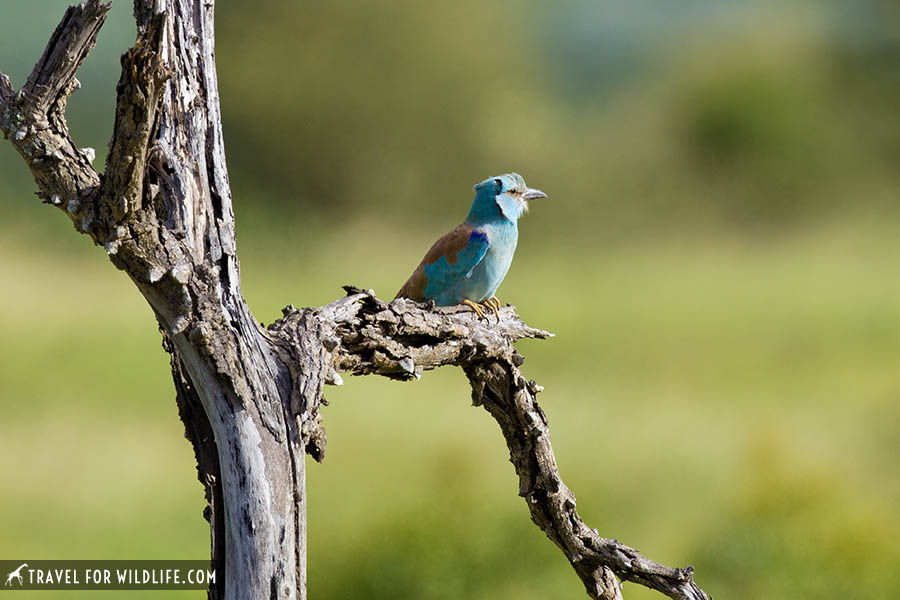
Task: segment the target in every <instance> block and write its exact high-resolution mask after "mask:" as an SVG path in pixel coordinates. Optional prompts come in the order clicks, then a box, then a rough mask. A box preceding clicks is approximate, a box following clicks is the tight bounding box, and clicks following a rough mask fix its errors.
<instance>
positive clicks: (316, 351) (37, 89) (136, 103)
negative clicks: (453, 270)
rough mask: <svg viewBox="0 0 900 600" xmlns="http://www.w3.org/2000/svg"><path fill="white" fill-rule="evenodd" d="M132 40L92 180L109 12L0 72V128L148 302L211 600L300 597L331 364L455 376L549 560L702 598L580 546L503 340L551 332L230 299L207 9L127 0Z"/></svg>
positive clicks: (202, 2)
mask: <svg viewBox="0 0 900 600" xmlns="http://www.w3.org/2000/svg"><path fill="white" fill-rule="evenodd" d="M134 4H135V11H134V12H135V19H136V21H137V25H138V39H137V41H136V43H135V45H134V47H133V48H131V49H130V50H129V51H128V52H127V53H126V54H125V55H123V58H122V76H121V79H120V81H119V85H118V88H117V94H118V102H117V107H116V120H115V128H114V133H113V139H112V142H111V144H110V153H109V156H108V159H107V165H106V170H105V172H104V173H103V174H102V175H101V174H98V173H97V172H96V171H95V170H94V168H93V166H92V164H91V161H92V156H91V155H92V151H90V150H89V149H79V148H78V147H77V145H75V143H74V142H73V140H72V139H71V136H70V135H69V131H68V126H67V124H66V121H65V107H66V101H67V99H68V96H69V95H70V94H71V93H72V92H73V91H74V90H75V89H77V87H78V85H79V84H78V82H77V80H76V79H75V72H76V71H77V69H78V67H79V66H80V64H81V62H82V61H83V59H84V57H85V56H86V55H87V53H88V52H89V51H90V50H91V48H93V45H94V43H95V40H96V36H97V32H98V31H99V29H100V27H101V26H102V24H103V21H104V19H105V15H106V12H107V10H108V8H109V5H105V4H103V3H101V2H100V1H99V0H88V1H87V2H86V3H84V4H81V5H78V6H73V7H70V8H69V10H68V11H67V12H66V14H65V16H64V17H63V20H62V22H61V23H60V25H59V26H58V27H57V29H56V31H55V32H54V34H53V36H52V37H51V39H50V42H49V44H48V45H47V49H46V50H45V52H44V55H43V56H42V57H41V59H40V60H39V61H38V63H37V65H35V69H34V71H33V72H32V74H31V76H30V77H29V79H28V81H27V83H26V84H25V86H24V87H23V88H22V89H21V90H19V91H15V90H14V89H13V88H12V86H11V85H10V82H9V79H8V78H6V76H5V75H2V74H0V129H2V131H3V133H4V136H6V137H8V138H9V139H10V140H11V142H12V144H13V145H14V146H15V147H16V149H17V150H18V151H19V152H20V154H21V155H22V156H23V158H24V159H25V162H26V163H27V164H28V166H29V167H30V168H31V171H32V173H33V175H34V178H35V181H36V182H37V184H38V189H39V192H38V195H39V196H40V197H41V198H42V199H43V200H44V201H45V202H46V203H49V204H52V205H55V206H57V207H59V208H60V209H62V210H63V211H64V212H66V214H68V215H69V217H70V218H71V219H72V221H73V222H74V224H75V227H76V229H77V230H78V231H80V232H82V233H85V234H87V235H89V236H90V237H91V238H92V239H93V240H94V242H95V243H96V244H98V245H99V246H102V247H104V248H105V249H106V252H107V253H108V255H109V258H110V260H111V261H112V263H113V264H114V265H115V266H116V267H117V268H119V269H121V270H123V271H125V272H126V273H127V274H128V276H129V277H130V278H131V280H132V281H133V282H134V283H135V285H136V286H137V288H138V289H139V290H140V292H141V293H142V294H143V295H144V297H145V298H146V299H147V302H148V303H149V304H150V306H151V307H152V309H153V311H154V312H155V314H156V317H157V320H158V322H159V327H160V331H161V333H162V336H163V341H164V347H165V348H166V350H167V351H168V352H169V354H170V355H171V365H172V374H173V378H174V382H175V389H176V392H177V401H178V409H179V414H180V416H181V418H182V420H183V422H184V424H185V434H186V436H187V437H188V439H189V440H190V441H191V443H192V444H193V447H194V451H195V455H196V458H197V463H198V477H199V479H200V481H201V482H202V483H203V485H204V486H205V488H206V497H207V501H208V503H209V504H208V510H207V511H206V517H207V519H208V520H209V522H210V531H211V546H212V551H211V555H212V562H213V566H214V567H215V568H216V571H217V573H218V579H217V584H216V586H215V587H214V588H213V589H211V590H210V594H209V595H210V598H229V599H242V600H243V599H255V598H301V599H302V598H305V597H306V486H305V467H304V459H305V454H306V453H309V454H310V455H312V456H313V457H314V458H315V459H316V460H322V458H323V457H324V452H325V433H324V429H323V428H322V426H321V417H320V414H319V411H318V408H319V404H320V402H321V401H322V389H323V386H324V385H325V384H339V383H340V376H339V375H338V371H339V370H344V371H352V372H354V373H356V374H380V375H384V376H387V377H392V378H397V379H408V378H410V377H418V376H419V375H421V373H422V372H423V370H426V369H432V368H435V367H438V366H442V365H458V366H462V367H463V368H464V369H465V371H466V374H467V375H468V377H469V380H470V382H471V384H472V389H473V399H474V401H475V403H476V404H478V405H482V406H484V407H485V408H487V410H488V412H489V413H490V414H491V415H492V416H494V418H495V419H496V420H497V421H498V423H499V424H500V427H501V431H502V432H503V434H504V436H505V438H506V440H507V444H508V446H509V449H510V454H511V458H512V461H513V464H514V465H515V467H516V471H517V473H518V474H519V477H520V488H519V493H520V495H522V496H523V497H524V498H525V499H526V501H527V503H528V506H529V509H530V510H531V514H532V519H533V520H534V522H535V523H536V524H537V525H538V526H539V527H541V528H542V529H543V530H544V532H545V533H546V534H547V535H548V537H550V539H552V540H553V541H554V542H555V543H556V544H557V545H558V546H559V547H560V548H561V549H562V550H563V552H564V553H565V555H566V557H567V558H568V559H569V561H570V562H571V563H572V565H573V567H574V568H575V571H576V572H577V573H578V575H579V577H580V578H581V579H582V581H584V583H585V586H586V590H587V592H588V595H589V596H591V597H592V598H619V597H621V593H620V587H619V584H618V581H617V580H616V577H617V576H618V577H619V578H621V579H623V580H629V581H634V582H637V583H640V584H643V585H646V586H648V587H652V588H654V589H657V590H659V591H661V592H663V593H664V594H667V595H668V596H670V597H672V598H706V595H705V594H704V593H703V592H702V591H701V590H700V588H699V587H697V586H696V585H695V584H694V583H693V580H692V577H691V569H690V568H687V569H671V568H668V567H664V566H662V565H658V564H657V563H654V562H652V561H649V560H647V559H645V558H644V557H642V556H641V555H640V554H638V553H637V552H636V551H635V550H633V549H631V548H628V547H627V546H623V545H622V544H619V543H618V542H616V541H615V540H608V539H605V538H601V537H599V536H598V535H597V532H596V531H595V530H592V529H589V528H588V527H587V526H586V525H585V524H584V523H583V522H582V521H581V518H580V517H579V516H578V514H577V512H575V499H574V496H573V495H572V493H571V492H570V491H569V490H568V488H566V487H565V485H564V484H563V483H562V481H561V479H560V478H559V473H558V471H557V468H556V461H555V458H554V457H553V451H552V447H551V446H550V440H549V430H548V429H547V422H546V419H545V418H544V416H543V413H542V412H541V410H540V407H539V406H538V405H537V402H536V400H535V395H536V393H537V391H539V389H540V388H539V387H538V386H537V385H536V384H534V383H533V382H531V383H527V382H525V380H524V378H523V377H522V375H521V373H520V372H519V370H518V366H519V365H520V364H521V360H522V359H521V357H520V356H519V355H518V353H517V352H516V351H515V348H514V347H513V342H514V341H515V340H517V339H519V338H522V337H545V336H547V335H549V334H547V333H546V332H542V331H539V330H536V329H532V328H529V327H527V326H526V325H524V324H523V323H522V322H521V321H520V320H519V319H518V317H517V316H516V315H515V312H514V310H513V309H511V308H507V309H504V310H503V311H501V314H502V317H503V318H502V321H500V322H497V323H493V322H491V323H486V322H484V321H479V320H478V319H476V318H475V317H474V316H473V315H472V314H471V313H469V312H466V311H459V310H457V309H454V308H451V309H438V310H429V307H427V306H421V305H415V304H414V303H410V302H406V301H403V300H398V301H395V302H393V303H391V304H386V303H384V302H382V301H380V300H378V299H377V298H375V297H374V294H371V293H367V292H363V291H361V290H358V289H355V288H348V296H347V297H346V298H342V299H340V300H337V301H335V302H333V303H331V304H329V305H327V306H324V307H320V308H316V309H304V310H297V309H294V308H293V307H290V306H289V307H288V308H286V309H285V311H284V318H283V319H281V320H279V321H278V322H276V323H275V324H273V325H271V326H270V327H269V328H268V329H263V328H262V327H261V326H260V325H259V324H258V322H257V321H256V320H255V319H254V318H253V315H252V314H251V313H250V310H249V308H248V307H247V305H246V302H245V301H244V298H243V296H242V294H241V289H240V270H239V265H238V260H237V253H236V246H235V234H234V231H235V226H234V214H233V211H232V204H231V192H230V189H229V185H228V175H227V171H226V166H225V153H224V146H223V137H222V128H221V119H220V113H219V99H218V89H217V84H216V70H215V61H214V52H213V41H214V35H213V1H212V0H135V3H134Z"/></svg>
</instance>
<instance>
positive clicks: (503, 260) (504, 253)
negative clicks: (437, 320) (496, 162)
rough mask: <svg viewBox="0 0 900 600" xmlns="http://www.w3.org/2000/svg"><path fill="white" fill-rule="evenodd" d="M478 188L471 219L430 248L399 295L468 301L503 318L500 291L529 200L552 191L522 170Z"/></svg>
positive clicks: (440, 301)
mask: <svg viewBox="0 0 900 600" xmlns="http://www.w3.org/2000/svg"><path fill="white" fill-rule="evenodd" d="M474 190H475V198H474V200H473V201H472V207H471V208H470V209H469V214H468V216H466V219H465V220H464V221H463V222H462V223H461V224H460V225H459V226H458V227H457V228H456V229H454V230H453V231H451V232H450V233H448V234H446V235H445V236H443V237H441V238H440V239H438V241H436V242H435V243H434V244H433V245H432V246H431V249H430V250H429V251H428V253H427V254H425V258H423V259H422V262H420V263H419V266H418V267H416V270H415V271H413V274H412V275H411V276H410V278H409V279H408V280H407V282H406V283H404V284H403V287H402V288H400V291H399V292H397V296H396V298H409V299H410V300H415V301H418V302H425V301H429V300H432V301H434V304H435V306H453V305H455V304H464V305H466V306H468V307H470V308H471V309H472V310H473V311H475V313H476V314H477V315H478V316H479V317H480V318H484V317H485V312H484V311H485V310H489V311H491V312H493V313H494V314H496V315H497V318H498V319H499V318H500V301H499V300H498V299H497V297H496V296H495V294H496V292H497V288H498V287H500V283H501V282H502V281H503V278H504V277H505V276H506V272H507V271H508V270H509V266H510V265H511V264H512V259H513V254H514V253H515V251H516V243H517V242H518V239H519V228H518V225H517V223H518V220H519V218H520V217H521V216H522V215H523V214H525V212H526V211H527V210H528V201H529V200H534V199H536V198H546V197H547V194H545V193H544V192H542V191H541V190H536V189H533V188H530V187H528V186H527V185H525V180H524V179H522V176H521V175H519V174H518V173H506V174H505V175H498V176H496V177H490V178H488V179H485V180H484V181H482V182H481V183H479V184H477V185H475V187H474ZM396 298H395V299H396Z"/></svg>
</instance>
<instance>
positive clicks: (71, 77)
mask: <svg viewBox="0 0 900 600" xmlns="http://www.w3.org/2000/svg"><path fill="white" fill-rule="evenodd" d="M110 6H111V5H109V4H103V3H102V2H99V1H98V0H88V2H86V3H84V4H79V5H76V6H70V7H69V9H68V10H66V14H65V15H64V16H63V18H62V20H61V21H60V23H59V25H58V26H57V27H56V31H54V32H53V35H52V37H51V38H50V41H49V43H48V44H47V47H46V49H45V50H44V54H43V56H41V58H40V60H38V62H37V64H35V66H34V69H33V70H32V72H31V75H29V77H28V80H27V81H26V83H25V85H24V86H23V87H22V89H21V90H19V91H18V92H15V91H14V89H13V87H12V85H11V84H10V82H9V78H7V77H6V76H5V75H3V74H0V130H2V131H3V135H4V137H7V138H9V139H10V141H12V144H13V146H14V147H15V148H16V150H17V151H18V152H19V154H21V155H22V157H23V158H24V159H25V162H26V163H27V164H28V167H29V168H30V169H31V173H32V175H34V179H35V181H36V182H37V184H38V196H40V197H41V198H42V199H43V200H44V201H45V202H49V203H51V204H54V205H56V206H58V207H59V208H61V209H62V210H63V211H65V212H66V213H67V214H68V215H69V217H70V218H71V219H72V221H74V222H75V226H76V228H78V230H79V231H83V232H89V231H90V229H91V226H92V222H93V217H92V215H91V211H90V208H91V207H92V205H93V204H94V202H95V201H96V196H97V192H98V189H99V185H100V176H99V175H98V174H97V172H96V171H95V170H94V168H93V167H92V166H91V161H93V159H94V150H93V149H92V148H83V149H80V148H78V146H76V145H75V143H74V142H73V141H72V137H71V135H70V134H69V126H68V124H67V123H66V118H65V112H66V103H67V101H68V99H69V96H70V95H71V94H72V92H74V91H75V90H76V89H78V88H79V87H80V86H81V84H80V83H79V82H78V80H77V79H76V78H75V73H76V71H77V70H78V68H79V67H80V66H81V63H82V62H84V59H85V57H87V55H88V53H89V52H90V51H91V49H93V47H94V45H95V44H96V41H97V33H98V32H99V31H100V27H101V26H102V25H103V23H104V21H105V20H106V13H107V11H108V10H109V8H110Z"/></svg>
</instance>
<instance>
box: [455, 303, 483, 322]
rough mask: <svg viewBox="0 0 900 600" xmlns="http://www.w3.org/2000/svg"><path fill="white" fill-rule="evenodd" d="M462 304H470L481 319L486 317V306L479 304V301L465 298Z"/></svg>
mask: <svg viewBox="0 0 900 600" xmlns="http://www.w3.org/2000/svg"><path fill="white" fill-rule="evenodd" d="M460 304H465V305H466V306H468V307H470V308H471V309H472V310H474V311H475V313H476V314H477V315H478V318H480V319H483V318H484V307H482V305H480V304H478V303H477V302H472V301H471V300H469V299H465V300H463V301H462V302H461V303H460Z"/></svg>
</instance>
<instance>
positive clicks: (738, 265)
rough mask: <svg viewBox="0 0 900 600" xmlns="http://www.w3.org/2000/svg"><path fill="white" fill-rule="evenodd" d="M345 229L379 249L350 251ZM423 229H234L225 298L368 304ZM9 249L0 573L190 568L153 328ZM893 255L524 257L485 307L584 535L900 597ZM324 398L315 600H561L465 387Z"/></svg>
mask: <svg viewBox="0 0 900 600" xmlns="http://www.w3.org/2000/svg"><path fill="white" fill-rule="evenodd" d="M42 216H43V217H44V218H49V217H48V216H47V215H46V214H44V215H42ZM54 218H56V219H61V217H60V216H59V215H56V216H55V217H54ZM537 223H538V221H526V222H525V223H523V238H525V236H527V235H532V236H535V235H536V234H535V233H534V232H535V231H537V229H536V228H537V227H538V225H537ZM65 227H66V228H67V227H68V226H65ZM62 230H63V226H60V232H61V233H59V235H66V236H68V237H69V238H74V236H71V232H68V231H65V232H63V231H62ZM362 233H366V234H367V235H368V236H374V237H375V238H376V239H386V240H392V243H391V244H390V245H385V246H384V247H379V248H377V251H376V252H375V253H373V251H372V249H371V247H367V246H366V245H365V238H366V236H364V235H362ZM419 233H420V235H421V239H418V237H416V238H415V239H413V238H412V237H411V236H409V235H405V234H401V232H398V231H394V230H391V229H390V228H389V227H388V226H387V225H385V224H383V223H379V222H371V221H366V222H357V223H349V224H346V225H344V226H343V227H339V228H337V229H336V230H333V233H332V234H331V235H330V236H329V237H325V238H317V239H308V238H304V239H290V238H289V237H283V236H271V237H268V238H267V237H265V236H263V235H253V234H248V235H247V236H241V235H240V232H239V244H240V246H239V247H240V249H241V252H242V255H241V256H242V270H243V281H244V291H245V294H246V296H247V298H248V300H249V302H250V305H251V307H252V308H253V310H254V312H255V313H256V315H257V317H258V318H259V319H260V320H262V321H265V322H270V321H271V320H273V319H274V318H275V317H276V316H277V315H278V314H279V309H280V308H281V307H282V306H283V305H285V304H287V303H293V304H295V305H298V306H299V305H313V304H320V303H324V302H327V301H329V300H331V299H333V298H334V297H336V296H337V295H338V294H339V293H340V290H339V286H340V285H341V284H344V283H354V284H357V285H361V286H366V287H373V288H374V289H375V290H376V291H378V292H379V295H380V296H381V297H390V296H392V295H393V292H394V291H395V288H397V287H398V286H399V284H400V283H401V282H402V281H403V279H404V278H405V277H406V276H407V275H408V272H409V271H410V270H411V269H412V267H413V266H414V264H415V262H416V260H417V259H418V255H419V254H420V253H421V251H422V249H423V248H424V246H425V245H426V244H427V243H428V241H430V239H428V238H430V237H431V233H430V232H425V231H422V232H419ZM30 235H31V234H30V233H29V232H28V231H24V232H23V231H20V230H16V231H13V230H7V231H5V232H4V234H3V235H2V236H0V281H4V282H6V285H7V288H6V289H5V290H4V293H3V294H0V338H2V340H3V343H2V345H0V406H2V411H3V415H2V418H0V473H2V474H3V478H4V484H3V485H2V486H0V506H2V507H3V510H2V511H0V531H2V535H0V556H4V557H7V558H16V557H23V558H203V557H204V556H205V555H206V553H207V548H208V529H207V527H206V524H205V522H204V521H203V520H202V518H201V511H202V508H203V497H202V490H201V487H200V484H199V483H197V482H196V480H195V471H194V467H193V459H192V454H191V450H190V447H189V444H188V443H187V442H186V441H185V440H184V439H183V436H182V428H181V424H180V422H179V421H178V418H177V414H176V410H175V404H174V398H173V391H172V387H171V384H170V381H169V374H168V366H167V359H166V356H165V354H164V352H163V351H162V349H161V347H160V342H159V336H158V334H157V332H156V330H155V322H154V320H153V317H152V314H151V312H150V310H149V309H148V308H147V307H146V306H145V304H144V303H143V301H142V299H141V298H140V296H139V295H138V294H137V293H136V292H135V291H134V290H133V289H132V287H131V285H130V283H129V282H128V281H127V280H126V278H125V277H124V276H123V275H122V274H121V273H118V272H117V271H115V270H114V269H113V268H111V267H110V265H109V264H108V263H107V261H106V259H105V257H103V255H102V253H101V252H99V251H97V250H95V249H91V248H89V247H88V245H87V242H86V241H85V240H80V243H78V241H76V242H73V243H72V244H73V245H72V246H71V247H65V248H57V249H55V250H53V251H52V252H51V251H45V252H44V253H41V252H39V251H38V249H39V248H40V247H41V246H40V244H39V242H38V241H36V240H35V239H32V238H31V237H30ZM526 239H527V238H526ZM531 239H532V240H535V239H538V238H536V237H533V238H531ZM354 240H361V241H354ZM898 248H900V247H898V246H897V244H896V227H892V226H891V223H873V222H872V221H865V222H859V223H854V222H847V221H842V222H840V223H836V224H833V225H821V226H816V227H811V228H809V229H808V230H804V231H794V232H792V233H782V234H778V235H769V236H766V237H750V236H742V237H729V236H727V235H724V234H721V235H719V234H712V233H708V232H707V233H696V234H688V233H685V232H682V233H681V234H679V235H674V234H673V235H668V236H667V237H665V238H660V239H656V240H651V241H647V240H643V241H641V242H640V243H637V242H635V243H634V244H627V243H617V244H615V245H614V246H604V244H603V243H602V242H599V241H598V242H593V241H589V240H587V241H586V240H581V241H578V242H577V243H573V244H571V245H566V244H555V245H553V246H552V247H550V248H548V247H541V245H540V244H538V243H537V242H534V241H532V242H531V243H525V242H524V241H523V244H522V247H521V248H520V251H519V254H518V256H517V259H516V263H515V264H514V266H513V269H512V271H511V273H510V275H509V277H508V278H507V281H506V282H505V283H504V286H503V287H502V288H501V300H504V301H508V302H511V303H514V304H516V305H517V306H518V307H519V311H520V314H521V315H522V316H523V317H524V318H525V319H526V320H527V321H528V322H529V323H531V324H533V325H535V326H539V327H543V328H546V329H550V330H552V331H554V332H555V333H556V334H557V336H556V337H555V338H553V339H552V340H548V341H540V342H538V341H528V342H523V343H521V344H520V350H521V352H522V353H523V354H524V355H525V356H526V358H527V362H526V364H525V367H524V369H525V372H526V374H527V375H528V376H529V377H534V378H535V379H537V381H538V382H539V383H541V384H542V385H544V386H545V387H546V391H545V393H544V394H543V395H542V396H541V401H542V403H543V406H544V408H545V410H546V412H547V414H548V417H549V419H550V424H551V431H552V433H553V441H554V446H555V449H556V452H557V457H558V459H559V463H560V467H561V471H562V475H563V477H564V479H565V480H566V482H567V484H568V485H569V487H571V488H572V489H573V490H574V491H575V493H576V495H577V497H578V500H579V505H578V506H579V510H580V512H581V514H582V516H583V517H584V518H585V520H586V521H587V522H588V523H589V524H590V525H591V526H594V527H597V528H598V529H599V531H600V533H601V534H602V535H605V536H610V537H616V538H618V539H620V540H622V541H624V542H625V543H627V544H630V545H633V546H635V547H637V548H639V549H641V550H642V551H643V552H645V553H646V554H647V555H648V556H651V557H652V558H654V559H656V560H659V561H661V562H664V563H670V564H676V565H684V564H688V563H691V564H694V565H695V567H696V569H697V579H698V581H699V582H700V584H701V585H702V586H703V587H704V588H705V589H706V590H707V591H709V592H710V593H712V594H713V595H714V596H715V597H719V598H729V599H738V600H741V599H756V598H793V599H798V598H810V599H812V598H816V599H821V598H847V597H864V598H869V599H877V598H885V599H888V598H891V599H892V598H896V597H897V596H898V595H900V570H898V569H897V565H898V564H900V545H898V544H897V541H896V540H897V539H898V537H900V514H898V512H897V506H900V475H898V473H900V471H898V468H897V456H898V451H900V411H898V410H897V406H898V400H900V377H898V375H897V373H898V364H900V363H898V358H900V304H898V298H900V279H898V278H897V265H898V264H900V262H898V260H900V249H898ZM347 379H348V381H347V385H345V386H344V387H343V388H335V389H329V390H328V394H327V395H328V399H329V401H330V405H329V406H328V407H327V408H326V409H325V421H326V426H327V428H328V436H329V445H328V457H327V460H326V462H325V463H324V464H322V465H317V464H311V465H310V466H309V490H310V507H309V521H310V572H309V587H310V591H311V595H312V597H314V598H425V599H438V598H484V599H488V598H489V599H502V598H548V597H549V598H558V597H570V598H578V597H580V596H582V595H583V592H582V590H581V585H580V583H579V582H578V580H577V578H576V577H575V576H574V574H573V573H572V572H571V570H570V568H569V567H568V565H567V563H566V561H565V560H564V558H563V557H562V555H561V553H559V551H558V550H556V548H555V547H554V546H553V545H552V544H551V543H550V542H549V541H548V540H546V539H544V537H543V535H542V534H541V533H540V532H539V531H538V530H537V528H535V527H534V526H533V525H532V524H531V523H530V522H529V520H528V513H527V509H526V507H525V506H524V503H523V502H522V500H521V499H520V498H518V497H517V496H516V489H517V484H516V478H515V475H514V473H513V470H512V467H511V465H510V464H509V463H508V461H507V452H506V449H505V447H504V445H503V443H502V438H501V436H500V434H499V432H498V431H497V429H496V425H495V424H494V422H493V421H492V420H491V419H490V418H489V417H488V416H487V415H486V414H484V413H483V411H482V410H481V409H476V408H472V407H470V406H469V397H468V390H467V388H466V382H465V378H464V377H463V375H462V373H461V372H459V371H458V370H454V369H447V370H443V371H439V372H434V373H428V374H426V376H425V377H424V378H423V379H422V380H421V381H419V382H416V383H410V384H399V383H394V382H388V381H381V380H375V379H373V378H365V379H356V378H347ZM34 595H35V596H38V597H41V598H51V597H54V596H53V595H52V594H51V593H49V592H47V593H43V594H34ZM155 595H156V596H158V595H159V594H155ZM138 596H140V594H133V595H128V597H138ZM626 596H627V597H630V598H651V597H655V596H654V595H653V594H650V593H649V592H645V591H643V590H641V589H638V588H636V587H633V586H630V587H629V588H628V589H627V590H626ZM59 597H63V596H62V595H59ZM148 597H149V596H148ZM165 597H167V598H168V597H171V598H176V597H180V596H179V595H178V594H176V593H175V592H172V593H169V594H166V595H165ZM184 597H192V598H199V597H202V594H201V593H198V592H194V593H193V594H185V595H184Z"/></svg>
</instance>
